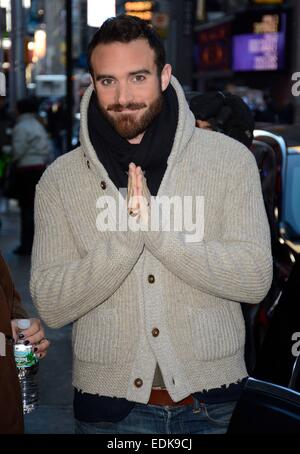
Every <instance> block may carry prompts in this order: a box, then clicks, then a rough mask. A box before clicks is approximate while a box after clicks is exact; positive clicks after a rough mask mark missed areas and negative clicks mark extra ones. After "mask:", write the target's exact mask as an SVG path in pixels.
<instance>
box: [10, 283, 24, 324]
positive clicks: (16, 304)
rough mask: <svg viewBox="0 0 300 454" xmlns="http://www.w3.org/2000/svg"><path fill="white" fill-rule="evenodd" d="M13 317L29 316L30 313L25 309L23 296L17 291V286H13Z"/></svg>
mask: <svg viewBox="0 0 300 454" xmlns="http://www.w3.org/2000/svg"><path fill="white" fill-rule="evenodd" d="M11 318H12V319H14V318H28V314H27V312H26V311H25V309H24V307H23V306H22V304H21V297H20V295H19V293H18V292H17V291H16V289H15V287H14V288H13V306H12V313H11Z"/></svg>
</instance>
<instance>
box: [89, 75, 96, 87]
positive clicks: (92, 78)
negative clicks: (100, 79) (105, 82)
mask: <svg viewBox="0 0 300 454" xmlns="http://www.w3.org/2000/svg"><path fill="white" fill-rule="evenodd" d="M90 79H91V83H92V84H93V87H94V90H95V88H96V87H95V82H94V77H93V76H92V74H90Z"/></svg>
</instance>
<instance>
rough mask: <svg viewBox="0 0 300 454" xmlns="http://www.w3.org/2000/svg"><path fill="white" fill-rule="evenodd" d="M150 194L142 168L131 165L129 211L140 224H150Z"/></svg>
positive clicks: (128, 191) (128, 189)
mask: <svg viewBox="0 0 300 454" xmlns="http://www.w3.org/2000/svg"><path fill="white" fill-rule="evenodd" d="M150 198H151V195H150V192H149V189H148V186H147V183H146V179H145V177H144V174H143V171H142V169H141V167H139V166H136V165H135V164H134V163H130V164H129V171H128V188H127V210H128V213H129V215H130V216H133V217H137V221H138V222H143V223H144V224H147V223H148V215H149V206H150Z"/></svg>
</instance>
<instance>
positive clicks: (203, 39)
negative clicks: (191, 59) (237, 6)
mask: <svg viewBox="0 0 300 454" xmlns="http://www.w3.org/2000/svg"><path fill="white" fill-rule="evenodd" d="M230 43H231V24H230V23H226V24H221V25H216V26H214V27H211V28H208V29H207V30H202V31H200V32H198V34H197V45H196V64H197V67H198V70H199V71H209V70H211V71H215V70H228V69H230Z"/></svg>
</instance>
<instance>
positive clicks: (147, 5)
mask: <svg viewBox="0 0 300 454" xmlns="http://www.w3.org/2000/svg"><path fill="white" fill-rule="evenodd" d="M124 6H125V11H126V13H129V12H131V11H149V10H151V9H152V7H153V2H126V3H125V5H124Z"/></svg>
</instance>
